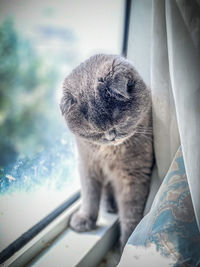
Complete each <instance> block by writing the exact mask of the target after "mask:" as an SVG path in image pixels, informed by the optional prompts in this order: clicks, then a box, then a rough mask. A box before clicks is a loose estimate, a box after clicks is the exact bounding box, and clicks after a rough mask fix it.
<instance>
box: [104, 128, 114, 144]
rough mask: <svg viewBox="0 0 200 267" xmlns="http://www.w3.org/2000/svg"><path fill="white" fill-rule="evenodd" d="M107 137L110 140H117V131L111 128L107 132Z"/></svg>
mask: <svg viewBox="0 0 200 267" xmlns="http://www.w3.org/2000/svg"><path fill="white" fill-rule="evenodd" d="M105 137H106V139H107V140H109V141H114V140H115V137H116V132H115V130H111V131H109V132H107V133H105Z"/></svg>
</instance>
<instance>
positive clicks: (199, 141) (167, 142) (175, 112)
mask: <svg viewBox="0 0 200 267" xmlns="http://www.w3.org/2000/svg"><path fill="white" fill-rule="evenodd" d="M151 55H152V57H151V88H152V101H153V125H154V144H155V156H156V162H157V168H158V175H159V178H160V179H161V180H162V179H163V178H164V175H165V174H166V172H167V170H168V168H169V165H170V164H171V161H172V158H173V156H174V154H175V152H176V150H177V148H178V146H179V144H180V143H181V145H182V149H183V155H184V161H185V167H186V172H187V177H188V184H189V188H190V191H191V196H192V201H193V205H194V210H195V214H196V218H197V222H198V225H199V226H200V5H199V1H195V0H193V1H185V0H176V1H175V0H154V1H153V23H152V46H151ZM179 135H180V137H179ZM180 141H181V142H180Z"/></svg>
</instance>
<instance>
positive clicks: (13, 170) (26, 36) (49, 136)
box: [0, 0, 124, 251]
mask: <svg viewBox="0 0 200 267" xmlns="http://www.w3.org/2000/svg"><path fill="white" fill-rule="evenodd" d="M123 15H124V1H123V0H116V1H112V0H102V1H93V0H84V1H82V0H76V1H74V0H67V1H56V0H49V1H38V0H34V1H33V0H30V1H26V0H20V1H14V2H13V1H12V0H6V1H4V0H0V77H1V78H0V151H1V154H0V236H1V238H0V251H2V250H3V249H4V248H5V247H7V246H8V245H9V244H10V243H11V242H13V241H14V240H15V239H16V238H17V237H19V236H20V235H21V234H22V233H24V232H25V231H27V230H28V229H29V228H30V227H32V226H33V225H34V224H35V223H37V222H38V221H39V220H40V219H42V218H43V217H45V216H46V215H47V214H48V213H50V212H51V211H52V210H53V209H55V208H56V207H57V206H58V205H59V204H61V203H62V202H63V201H65V200H66V198H67V197H69V196H70V195H71V194H72V193H73V192H75V191H76V190H77V189H78V188H79V178H78V171H77V166H76V158H77V157H76V154H77V153H76V147H75V142H74V139H73V136H72V135H71V134H70V132H69V131H68V130H67V127H66V125H65V123H64V120H63V118H62V116H61V112H60V109H59V99H60V96H61V88H62V83H63V79H64V77H65V76H66V75H67V73H69V71H70V70H71V69H72V68H73V67H75V66H76V65H77V64H79V63H80V62H81V61H83V60H84V59H86V58H87V57H89V56H91V55H93V54H95V53H102V52H103V53H120V52H121V46H122V36H123Z"/></svg>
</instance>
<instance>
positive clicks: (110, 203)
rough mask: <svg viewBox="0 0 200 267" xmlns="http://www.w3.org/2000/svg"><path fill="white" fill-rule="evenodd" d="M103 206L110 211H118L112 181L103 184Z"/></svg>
mask: <svg viewBox="0 0 200 267" xmlns="http://www.w3.org/2000/svg"><path fill="white" fill-rule="evenodd" d="M102 201H103V207H104V208H105V210H106V211H107V212H109V213H117V203H116V201H115V197H114V191H113V187H112V185H111V183H107V184H106V185H104V186H103V198H102Z"/></svg>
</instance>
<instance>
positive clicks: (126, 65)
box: [60, 54, 150, 145]
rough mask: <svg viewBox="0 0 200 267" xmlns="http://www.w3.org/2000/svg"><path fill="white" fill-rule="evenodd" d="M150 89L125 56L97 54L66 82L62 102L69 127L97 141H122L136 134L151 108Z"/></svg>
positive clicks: (109, 142) (79, 67) (100, 142)
mask: <svg viewBox="0 0 200 267" xmlns="http://www.w3.org/2000/svg"><path fill="white" fill-rule="evenodd" d="M149 105H150V92H149V90H148V88H147V87H146V85H145V83H144V82H143V80H142V79H141V77H140V76H139V74H138V73H137V71H136V70H135V68H134V67H133V66H132V64H131V63H130V62H129V61H128V60H126V59H125V58H123V57H120V56H115V55H104V54H100V55H95V56H92V57H91V58H89V59H88V60H86V61H85V62H83V63H82V64H80V65H79V66H78V67H77V68H75V69H74V70H73V71H72V72H71V74H69V75H68V77H67V78H66V79H65V81H64V85H63V96H62V100H61V103H60V107H61V111H62V114H63V115H64V117H65V120H66V122H67V125H68V127H69V128H70V130H71V131H72V132H73V133H74V134H75V135H76V136H79V137H81V138H84V139H86V140H88V141H91V142H94V143H96V144H111V145H112V144H113V145H116V144H119V143H121V142H122V141H123V140H124V139H125V138H128V137H129V136H131V135H133V134H134V130H135V128H136V126H137V125H138V123H139V122H140V120H141V119H142V116H144V114H145V112H146V111H147V109H148V108H149Z"/></svg>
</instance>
